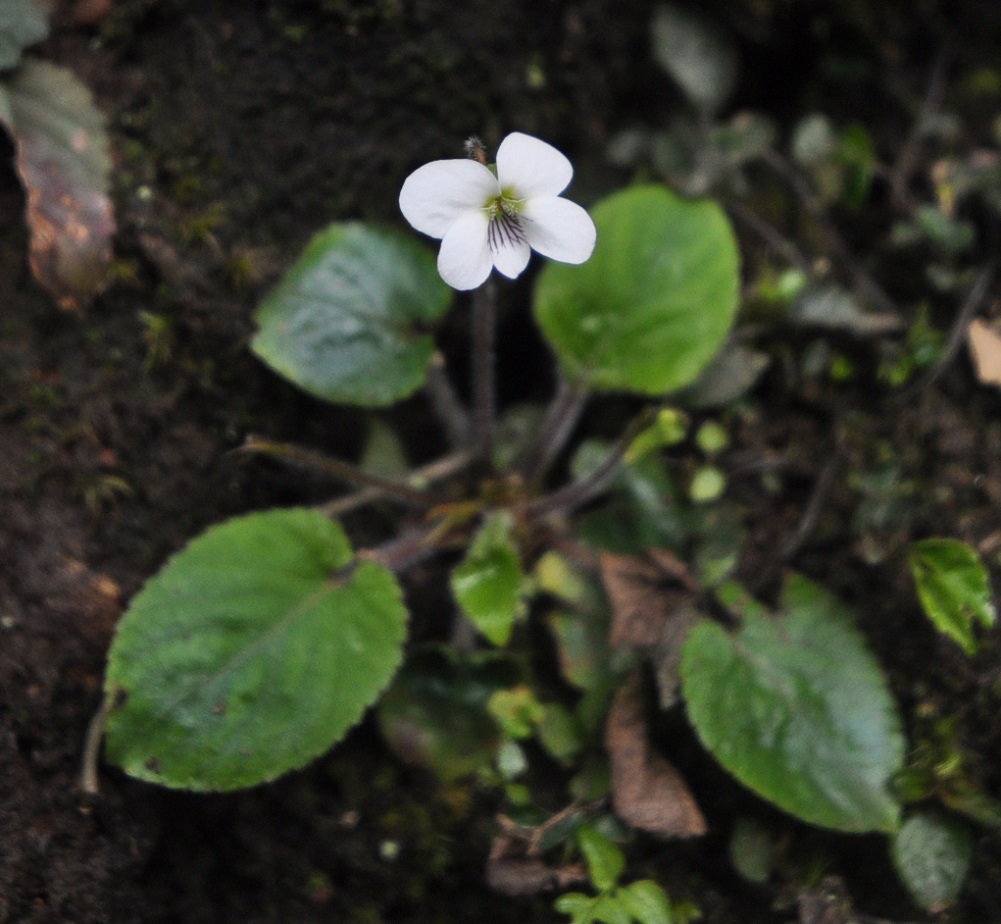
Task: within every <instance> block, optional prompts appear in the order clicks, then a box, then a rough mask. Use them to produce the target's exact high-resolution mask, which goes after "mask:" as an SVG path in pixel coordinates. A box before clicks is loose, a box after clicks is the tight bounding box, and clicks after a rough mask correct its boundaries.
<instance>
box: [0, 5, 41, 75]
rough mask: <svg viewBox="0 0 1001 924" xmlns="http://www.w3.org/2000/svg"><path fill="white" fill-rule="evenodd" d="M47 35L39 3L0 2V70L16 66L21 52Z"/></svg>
mask: <svg viewBox="0 0 1001 924" xmlns="http://www.w3.org/2000/svg"><path fill="white" fill-rule="evenodd" d="M48 34H49V17H48V13H47V11H46V9H45V7H44V6H43V5H42V3H41V2H40V0H0V71H6V70H9V69H10V68H12V67H16V66H17V63H18V62H19V61H20V60H21V52H22V51H23V50H24V49H25V48H27V47H28V46H29V45H34V44H35V43H36V42H40V41H42V39H44V38H45V37H46V36H47V35H48Z"/></svg>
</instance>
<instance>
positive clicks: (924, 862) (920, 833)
mask: <svg viewBox="0 0 1001 924" xmlns="http://www.w3.org/2000/svg"><path fill="white" fill-rule="evenodd" d="M971 853H972V846H971V844H970V833H969V831H968V830H967V829H966V828H965V827H964V826H963V825H961V824H959V823H958V822H956V821H954V820H952V819H949V818H946V817H945V816H943V815H939V814H930V813H928V814H921V815H915V816H914V817H912V818H909V819H907V821H906V822H905V823H904V825H903V827H902V828H901V829H900V830H899V831H898V832H897V834H896V836H895V837H894V839H893V863H894V866H896V868H897V872H898V873H899V874H900V878H901V879H902V880H903V882H904V885H905V886H907V890H908V891H909V892H910V893H911V895H913V896H914V900H915V901H916V902H917V903H918V904H919V905H921V906H922V907H923V908H926V909H927V910H928V911H931V912H933V913H935V912H940V911H943V910H944V909H945V908H946V907H947V906H948V905H950V904H951V903H952V902H953V901H954V900H955V898H956V896H957V895H958V894H959V890H960V889H961V888H962V886H963V882H964V880H965V879H966V872H967V870H968V869H969V866H970V856H971Z"/></svg>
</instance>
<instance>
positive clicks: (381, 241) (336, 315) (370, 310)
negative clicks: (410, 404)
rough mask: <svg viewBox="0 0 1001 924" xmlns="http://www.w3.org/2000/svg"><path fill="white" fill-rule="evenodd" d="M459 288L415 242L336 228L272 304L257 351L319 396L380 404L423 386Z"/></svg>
mask: <svg viewBox="0 0 1001 924" xmlns="http://www.w3.org/2000/svg"><path fill="white" fill-rule="evenodd" d="M450 300H451V293H450V290H449V288H448V287H447V286H446V285H445V284H444V283H443V282H442V281H441V279H440V277H439V276H438V271H437V269H436V267H435V262H434V257H432V256H431V254H430V253H428V252H427V251H426V250H425V249H424V248H423V247H421V246H420V245H419V244H417V243H416V242H414V241H411V240H410V239H409V238H407V237H404V236H402V235H400V234H397V233H395V232H390V231H385V230H379V229H376V228H371V227H368V226H366V225H363V224H358V223H346V224H334V225H331V226H330V227H329V228H327V229H326V230H325V231H321V232H320V233H319V234H317V235H316V237H314V238H313V240H312V241H311V242H310V243H309V246H308V247H307V248H306V251H305V253H303V255H302V256H301V257H300V258H299V260H298V262H297V263H296V264H295V265H294V266H293V267H292V269H290V270H289V271H288V273H287V274H286V275H285V277H284V278H283V279H282V280H281V282H279V283H278V285H277V286H276V287H275V289H273V290H272V292H271V293H270V294H269V295H268V296H267V297H266V298H265V299H264V301H263V302H262V304H261V306H260V308H259V309H258V312H257V323H258V325H259V328H260V329H259V331H258V333H257V336H256V337H255V338H254V341H253V344H252V348H253V350H254V352H255V353H256V354H257V355H258V356H259V357H260V358H261V359H262V360H264V362H266V363H267V364H268V365H269V366H270V367H271V368H272V369H274V370H275V372H277V373H279V374H280V375H282V376H284V377H285V378H287V379H288V380H289V381H291V382H293V383H295V384H296V385H298V386H299V387H300V388H303V389H305V390H306V391H308V392H310V393H311V394H314V395H316V396H317V397H319V398H325V399H326V400H328V401H341V402H344V403H347V404H360V405H364V406H368V407H376V406H382V405H387V404H391V403H393V402H394V401H398V400H399V399H401V398H404V397H406V396H407V395H409V394H410V393H411V392H413V391H414V390H415V389H416V388H418V387H420V386H421V385H422V384H423V383H424V380H425V378H426V376H427V368H428V363H429V362H430V360H431V356H432V354H433V353H434V342H433V341H432V339H431V337H430V336H429V335H428V334H427V333H425V329H426V327H427V326H428V325H430V324H431V323H432V322H433V321H436V320H438V318H440V317H441V316H442V315H443V314H444V313H445V311H446V309H447V308H448V306H449V302H450Z"/></svg>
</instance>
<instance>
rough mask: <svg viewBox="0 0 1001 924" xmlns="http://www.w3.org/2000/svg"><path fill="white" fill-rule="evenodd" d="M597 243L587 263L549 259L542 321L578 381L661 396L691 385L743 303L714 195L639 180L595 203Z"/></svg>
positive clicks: (538, 308) (542, 281)
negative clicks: (700, 196)
mask: <svg viewBox="0 0 1001 924" xmlns="http://www.w3.org/2000/svg"><path fill="white" fill-rule="evenodd" d="M594 222H595V225H596V226H597V229H598V244H597V247H596V248H595V251H594V255H593V256H592V257H591V259H590V260H589V261H588V262H587V263H585V264H583V265H582V266H566V265H564V264H560V263H550V264H548V265H547V266H546V267H545V269H544V270H543V272H542V275H541V276H540V278H539V287H538V294H537V297H536V303H535V314H536V318H537V320H538V322H539V324H540V326H541V327H542V330H543V332H544V333H545V335H546V337H547V339H548V340H549V342H550V343H551V344H552V345H553V347H554V348H555V350H556V353H557V356H558V357H559V360H560V364H561V365H562V366H563V369H564V371H565V373H566V375H567V376H568V378H570V379H571V380H572V381H574V382H577V383H578V384H580V385H583V386H584V387H586V388H589V389H592V390H595V391H633V392H640V393H642V394H649V395H658V394H663V393H664V392H668V391H673V390H674V389H677V388H681V387H682V386H684V385H688V384H689V383H690V382H692V381H693V380H694V379H695V378H696V377H697V376H698V374H699V373H700V372H701V371H702V369H703V368H704V367H705V365H706V364H707V363H708V362H709V360H710V359H712V357H713V356H714V355H715V353H716V351H717V350H718V349H719V347H720V345H721V344H722V343H723V340H724V339H725V337H726V334H727V331H728V330H729V329H730V325H731V323H732V322H733V318H734V314H735V313H736V310H737V301H738V287H739V273H738V265H739V258H738V254H737V244H736V241H735V239H734V236H733V231H732V230H731V228H730V223H729V221H728V220H727V218H726V215H725V214H724V213H723V210H722V209H721V208H720V207H719V206H718V205H716V203H714V202H710V201H706V200H702V201H687V200H684V199H681V198H679V197H678V196H676V195H675V194H674V193H672V192H670V191H669V190H668V189H666V188H665V187H663V186H635V187H632V188H631V189H626V190H623V191H622V192H618V193H615V194H614V195H612V196H609V197H608V198H607V199H605V200H604V201H602V202H601V203H599V204H598V205H597V206H596V207H595V208H594Z"/></svg>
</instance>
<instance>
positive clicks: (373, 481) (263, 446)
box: [240, 437, 448, 507]
mask: <svg viewBox="0 0 1001 924" xmlns="http://www.w3.org/2000/svg"><path fill="white" fill-rule="evenodd" d="M240 451H242V452H257V453H261V454H262V455H268V456H272V457H273V458H276V459H281V460H282V461H285V462H290V463H292V464H293V465H302V466H305V467H306V468H312V469H315V470H316V471H319V472H323V473H324V474H326V475H330V476H331V477H332V478H336V479H337V480H338V481H346V482H348V483H349V484H354V485H358V486H359V487H365V488H374V489H377V490H379V491H381V492H382V493H383V494H385V495H392V496H394V497H397V498H399V499H400V500H402V501H406V502H407V503H409V504H414V505H416V506H419V507H430V506H434V505H435V504H442V503H447V501H448V498H447V497H444V496H443V495H439V494H435V493H433V492H430V491H426V490H423V489H421V488H415V487H414V486H413V485H411V484H409V483H408V482H406V481H400V480H398V479H396V478H385V477H383V476H382V475H374V474H373V473H372V472H366V471H365V470H364V469H361V468H358V466H357V465H352V464H351V463H350V462H344V461H343V460H341V459H335V458H333V457H332V456H325V455H323V454H322V453H319V452H313V451H312V450H310V449H303V448H301V447H300V446H293V445H291V444H290V443H272V442H269V441H267V440H260V439H256V438H255V437H247V440H246V441H245V442H244V444H243V446H241V447H240Z"/></svg>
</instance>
